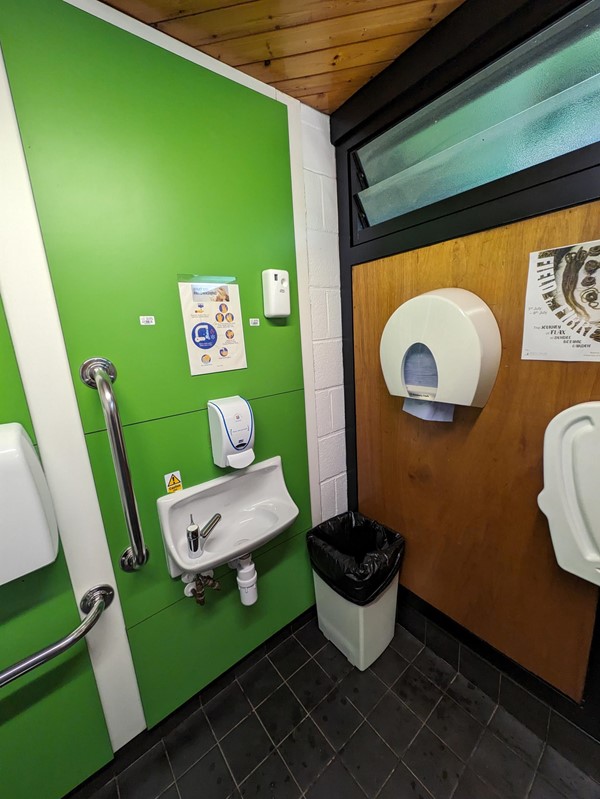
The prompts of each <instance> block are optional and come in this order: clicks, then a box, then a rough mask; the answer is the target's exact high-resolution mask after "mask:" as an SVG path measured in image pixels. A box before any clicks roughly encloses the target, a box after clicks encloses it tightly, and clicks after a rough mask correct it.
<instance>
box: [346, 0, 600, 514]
mask: <svg viewBox="0 0 600 799" xmlns="http://www.w3.org/2000/svg"><path fill="white" fill-rule="evenodd" d="M585 1H586V0H544V2H543V3H540V2H536V0H525V1H524V0H504V1H503V2H502V3H490V1H489V0H465V2H464V3H463V4H462V5H461V6H459V8H458V9H456V10H455V11H454V12H453V13H452V14H450V15H449V16H448V17H446V19H444V20H442V22H440V23H439V24H438V25H436V26H435V28H433V29H432V30H431V31H430V32H429V33H428V34H426V35H425V36H424V37H423V38H422V39H420V40H419V41H418V42H416V44H415V45H413V46H412V47H411V48H409V50H407V51H406V52H405V53H403V54H402V55H401V56H400V57H399V58H398V59H397V60H396V61H395V62H394V63H393V64H392V65H391V66H389V67H388V68H387V69H386V70H384V71H383V72H382V73H381V74H380V75H378V76H377V77H376V78H374V79H373V80H372V81H370V82H369V83H368V84H367V85H366V86H364V87H363V88H362V89H360V90H359V91H358V92H357V93H356V94H354V95H353V96H352V97H351V98H350V99H349V100H348V101H347V102H346V103H344V105H343V106H341V107H340V108H339V109H338V110H337V111H336V112H334V113H333V114H332V116H331V140H332V143H333V144H334V145H335V148H336V165H337V180H338V212H339V235H340V265H341V294H342V338H343V359H344V386H345V406H346V453H347V464H348V503H349V507H350V508H351V509H356V508H357V505H358V483H357V463H356V411H355V393H354V342H353V329H352V325H353V322H352V267H353V266H355V265H357V264H361V263H367V262H369V261H373V260H377V259H379V258H385V257H388V256H390V255H395V254H397V253H401V252H406V251H408V250H413V249H417V248H419V247H425V246H428V245H430V244H435V243H437V242H440V241H447V240H449V239H453V238H459V237H461V236H466V235H469V234H471V233H476V232H479V231H482V230H489V229H491V228H494V227H498V226H500V225H505V224H510V223H511V222H516V221H519V220H523V219H527V218H530V217H534V216H539V215H541V214H544V213H549V212H551V211H556V210H560V209H562V208H567V207H570V206H574V205H579V204H581V203H585V202H589V201H591V200H595V199H598V198H600V144H593V145H590V146H588V147H584V148H582V149H580V150H577V151H574V152H572V153H567V154H566V155H563V156H560V157H558V158H554V159H552V160H550V161H546V162H544V163H542V164H538V165H536V166H533V167H530V168H529V169H526V170H523V171H521V172H518V173H515V174H513V175H509V176H507V177H504V178H500V179H499V180H495V181H493V182H490V183H487V184H485V185H483V186H480V187H477V188H474V189H471V190H469V191H466V192H463V193H461V194H458V195H456V196H454V197H451V198H448V199H446V200H442V201H440V202H437V203H434V204H432V205H429V206H426V207H424V208H420V209H418V210H416V211H412V212H410V213H407V214H404V215H402V216H400V217H397V218H396V219H391V220H389V221H386V222H382V223H380V224H378V225H374V226H373V227H371V228H363V227H362V225H361V223H360V219H359V211H358V206H357V204H356V203H355V202H354V196H355V195H356V194H357V192H358V191H359V190H360V189H361V188H362V184H361V177H360V174H359V168H358V164H357V159H356V158H355V156H354V153H355V151H356V150H357V149H358V148H359V147H361V146H363V145H364V144H366V143H367V142H368V141H370V140H371V139H373V138H374V137H375V136H377V135H380V134H381V133H383V132H385V131H386V130H388V129H389V128H390V127H392V126H393V125H395V124H397V123H398V122H400V121H402V120H403V119H406V118H407V117H409V116H410V115H412V114H413V113H415V112H416V111H418V110H419V109H421V108H423V107H425V106H426V105H428V104H429V103H431V102H433V101H434V100H436V99H437V98H438V97H440V96H441V95H443V94H445V93H446V92H447V91H449V90H450V89H452V88H454V87H455V86H458V85H459V84H460V83H462V82H463V81H464V80H466V79H467V78H469V77H471V76H472V75H474V74H475V73H476V72H478V71H480V70H481V69H483V68H484V67H486V66H488V65H489V64H491V63H493V62H494V61H496V60H497V59H498V58H500V57H501V56H503V55H505V54H507V53H510V52H511V51H512V50H513V49H514V48H515V47H517V46H518V45H520V44H522V43H523V42H524V41H526V40H527V39H529V38H530V37H531V36H533V35H535V34H536V33H538V32H539V31H541V30H542V29H544V28H546V27H547V26H548V25H550V24H551V23H552V22H555V21H556V20H558V19H560V18H561V17H563V16H564V15H566V14H567V13H569V12H570V11H572V10H574V9H575V8H577V7H578V6H581V5H583V4H584V2H585Z"/></svg>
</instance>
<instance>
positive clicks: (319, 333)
mask: <svg viewBox="0 0 600 799" xmlns="http://www.w3.org/2000/svg"><path fill="white" fill-rule="evenodd" d="M309 294H310V318H311V320H312V337H313V341H319V340H320V339H325V338H330V335H329V310H328V303H327V292H326V291H325V289H313V288H311V289H309ZM340 336H341V333H340Z"/></svg>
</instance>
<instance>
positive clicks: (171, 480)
mask: <svg viewBox="0 0 600 799" xmlns="http://www.w3.org/2000/svg"><path fill="white" fill-rule="evenodd" d="M165 485H166V487H167V494H174V493H175V492H176V491H181V489H182V488H183V483H182V482H181V472H169V474H165Z"/></svg>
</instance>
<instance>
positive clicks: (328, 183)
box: [321, 175, 338, 233]
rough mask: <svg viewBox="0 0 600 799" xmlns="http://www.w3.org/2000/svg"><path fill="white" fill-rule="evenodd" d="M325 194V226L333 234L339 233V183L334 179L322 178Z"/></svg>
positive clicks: (323, 192)
mask: <svg viewBox="0 0 600 799" xmlns="http://www.w3.org/2000/svg"><path fill="white" fill-rule="evenodd" d="M321 184H322V194H323V225H324V229H325V230H328V231H330V232H331V233H337V232H338V208H337V183H336V181H335V180H334V179H333V178H328V177H325V176H324V175H322V176H321Z"/></svg>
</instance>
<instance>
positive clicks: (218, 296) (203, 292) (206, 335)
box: [178, 277, 247, 375]
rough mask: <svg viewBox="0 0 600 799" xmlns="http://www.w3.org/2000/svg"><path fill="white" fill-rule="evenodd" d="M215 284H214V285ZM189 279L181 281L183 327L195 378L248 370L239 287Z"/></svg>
mask: <svg viewBox="0 0 600 799" xmlns="http://www.w3.org/2000/svg"><path fill="white" fill-rule="evenodd" d="M213 281H215V282H213ZM216 281H218V278H211V279H210V282H208V280H206V281H205V280H203V279H202V278H190V279H186V280H182V279H181V277H180V282H179V284H178V285H179V299H180V301H181V312H182V314H183V326H184V329H185V338H186V344H187V351H188V357H189V359H190V371H191V373H192V374H193V375H203V374H213V373H214V372H229V371H231V370H232V369H245V368H246V366H247V363H246V348H245V346H244V329H243V327H242V309H241V305H240V287H239V286H238V285H237V284H236V283H225V282H223V283H221V282H216Z"/></svg>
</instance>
